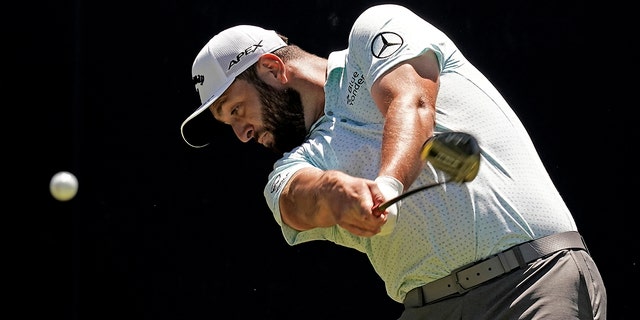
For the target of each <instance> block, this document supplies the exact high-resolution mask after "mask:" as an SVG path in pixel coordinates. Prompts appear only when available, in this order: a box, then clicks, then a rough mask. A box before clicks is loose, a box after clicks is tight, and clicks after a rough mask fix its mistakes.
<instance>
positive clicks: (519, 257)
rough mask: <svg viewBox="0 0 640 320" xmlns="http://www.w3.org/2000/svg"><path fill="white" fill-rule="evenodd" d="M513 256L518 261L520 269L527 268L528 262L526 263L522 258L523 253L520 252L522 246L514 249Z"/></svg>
mask: <svg viewBox="0 0 640 320" xmlns="http://www.w3.org/2000/svg"><path fill="white" fill-rule="evenodd" d="M511 250H512V251H513V254H514V255H515V256H516V260H517V261H518V265H519V266H520V268H524V267H526V266H527V262H526V261H524V257H523V256H522V251H520V246H515V247H513V249H511Z"/></svg>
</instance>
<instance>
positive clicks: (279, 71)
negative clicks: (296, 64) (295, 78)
mask: <svg viewBox="0 0 640 320" xmlns="http://www.w3.org/2000/svg"><path fill="white" fill-rule="evenodd" d="M257 71H258V76H259V77H260V79H262V81H264V82H266V83H267V84H268V85H271V86H274V87H282V85H284V84H286V83H287V81H288V78H287V72H286V70H285V65H284V62H282V59H280V58H279V57H278V56H276V55H275V54H273V53H265V54H263V55H262V56H260V59H258V70H257Z"/></svg>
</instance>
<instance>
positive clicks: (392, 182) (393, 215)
mask: <svg viewBox="0 0 640 320" xmlns="http://www.w3.org/2000/svg"><path fill="white" fill-rule="evenodd" d="M375 182H376V183H377V184H378V188H379V189H380V192H382V195H384V201H387V200H391V199H392V198H395V197H397V196H398V195H400V194H401V193H402V191H403V190H404V186H403V185H402V182H400V181H398V179H396V178H394V177H391V176H380V177H377V178H376V179H375ZM401 204H402V201H398V202H396V203H395V204H393V205H391V206H390V207H388V208H387V210H386V211H385V212H384V213H383V214H386V215H387V222H386V223H385V224H384V225H383V226H382V228H381V229H380V232H379V233H378V235H381V236H385V235H388V234H390V233H391V232H392V231H393V229H394V228H395V226H396V220H398V210H400V205H401Z"/></svg>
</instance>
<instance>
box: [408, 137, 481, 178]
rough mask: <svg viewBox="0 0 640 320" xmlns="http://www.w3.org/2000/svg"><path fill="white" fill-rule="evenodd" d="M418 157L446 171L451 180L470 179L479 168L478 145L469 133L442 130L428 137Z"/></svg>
mask: <svg viewBox="0 0 640 320" xmlns="http://www.w3.org/2000/svg"><path fill="white" fill-rule="evenodd" d="M420 157H421V159H422V160H423V161H428V162H430V163H431V164H432V165H433V166H434V167H435V168H436V169H439V170H442V171H444V172H446V173H447V174H448V175H449V176H450V181H453V182H468V181H472V180H473V179H475V178H476V176H477V175H478V170H479V169H480V146H479V145H478V141H477V140H476V138H475V137H473V136H472V135H471V134H468V133H465V132H458V131H453V132H443V133H439V134H436V135H434V136H433V137H431V138H429V140H427V141H426V142H425V143H424V145H423V146H422V152H421V153H420Z"/></svg>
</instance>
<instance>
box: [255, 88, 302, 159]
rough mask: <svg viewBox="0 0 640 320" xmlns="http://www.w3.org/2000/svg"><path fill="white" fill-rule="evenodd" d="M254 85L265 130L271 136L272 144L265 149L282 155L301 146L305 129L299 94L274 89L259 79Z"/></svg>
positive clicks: (294, 91) (290, 90)
mask: <svg viewBox="0 0 640 320" xmlns="http://www.w3.org/2000/svg"><path fill="white" fill-rule="evenodd" d="M254 84H255V86H256V88H257V90H258V92H259V94H260V101H261V102H262V105H263V109H262V118H263V120H264V125H265V129H266V130H267V131H268V132H271V134H272V135H273V144H272V145H269V146H268V147H267V148H269V149H271V150H272V151H274V152H276V153H278V154H282V153H284V152H288V151H291V150H292V149H293V148H295V147H297V146H299V145H301V144H302V143H303V142H304V140H305V138H306V137H307V129H306V127H305V125H304V110H303V107H302V100H301V99H300V93H299V92H298V91H296V90H293V89H284V90H278V89H274V88H272V87H270V86H269V85H268V84H266V83H265V82H264V81H262V80H259V79H258V81H257V83H254Z"/></svg>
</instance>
